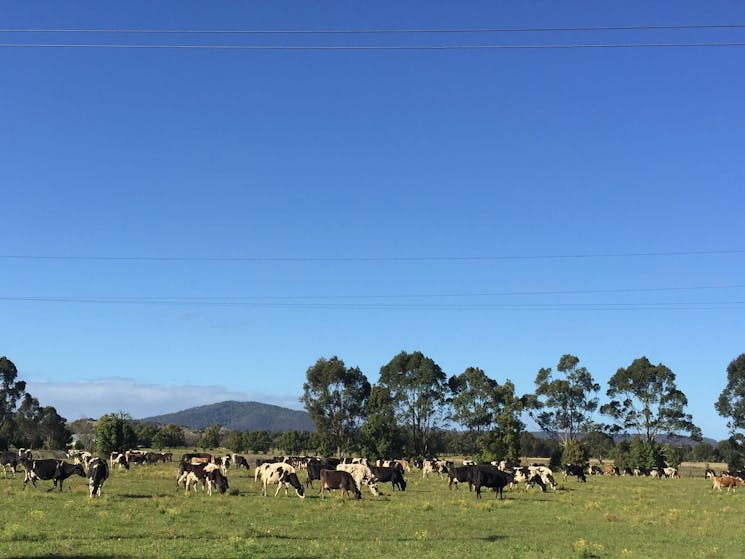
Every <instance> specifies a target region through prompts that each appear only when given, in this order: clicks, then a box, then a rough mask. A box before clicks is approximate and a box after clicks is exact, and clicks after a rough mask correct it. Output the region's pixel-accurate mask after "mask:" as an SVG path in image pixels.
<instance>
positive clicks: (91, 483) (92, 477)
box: [88, 457, 109, 497]
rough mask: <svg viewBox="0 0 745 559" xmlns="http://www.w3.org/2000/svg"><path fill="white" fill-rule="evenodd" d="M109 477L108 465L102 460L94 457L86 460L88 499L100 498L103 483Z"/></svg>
mask: <svg viewBox="0 0 745 559" xmlns="http://www.w3.org/2000/svg"><path fill="white" fill-rule="evenodd" d="M108 477H109V465H108V464H107V463H106V460H104V459H103V458H99V457H95V458H91V459H90V460H88V489H89V490H90V495H89V496H90V497H100V496H101V488H102V487H103V483H104V482H105V481H106V480H107V479H108Z"/></svg>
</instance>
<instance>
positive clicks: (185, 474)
mask: <svg viewBox="0 0 745 559" xmlns="http://www.w3.org/2000/svg"><path fill="white" fill-rule="evenodd" d="M179 472H180V474H179V478H178V480H177V481H176V485H177V487H178V486H180V485H181V484H182V483H183V484H184V488H185V489H186V492H187V493H188V492H189V486H192V487H193V489H194V491H195V492H196V490H197V484H198V483H201V484H202V490H204V488H205V485H206V487H207V493H208V494H209V495H212V488H213V487H217V490H218V491H219V492H220V493H225V492H226V491H227V490H228V489H229V485H228V478H227V477H226V476H224V475H223V473H222V471H221V469H220V466H218V465H217V464H205V463H200V464H183V463H182V468H179Z"/></svg>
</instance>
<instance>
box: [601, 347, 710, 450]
mask: <svg viewBox="0 0 745 559" xmlns="http://www.w3.org/2000/svg"><path fill="white" fill-rule="evenodd" d="M608 386H609V388H608V391H607V392H606V394H607V395H608V397H609V398H611V401H610V402H609V403H607V404H605V405H603V406H602V407H601V409H600V411H601V413H603V414H605V415H607V416H609V417H611V418H612V419H613V420H614V421H615V423H614V424H613V425H611V431H612V432H614V433H629V432H630V431H631V432H634V433H636V434H637V435H639V436H640V437H642V439H643V441H644V442H647V443H651V442H652V441H654V440H655V439H656V438H657V437H658V436H660V435H680V434H682V433H688V434H690V436H691V437H693V438H694V439H700V438H701V430H700V429H699V428H698V427H696V426H695V425H694V424H693V420H692V417H691V415H690V414H687V413H685V408H686V406H687V405H688V399H687V398H686V396H685V394H683V392H681V391H680V390H678V387H677V386H676V384H675V373H673V372H672V371H671V370H670V369H669V368H667V367H666V366H665V365H663V364H661V363H660V364H659V365H652V363H650V362H649V359H647V358H646V357H640V358H638V359H635V360H634V361H633V363H631V365H629V366H628V367H627V368H621V369H618V371H616V373H615V374H614V375H613V376H612V377H611V378H610V380H609V381H608Z"/></svg>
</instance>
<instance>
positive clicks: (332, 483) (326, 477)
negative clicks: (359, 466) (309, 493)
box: [321, 464, 362, 500]
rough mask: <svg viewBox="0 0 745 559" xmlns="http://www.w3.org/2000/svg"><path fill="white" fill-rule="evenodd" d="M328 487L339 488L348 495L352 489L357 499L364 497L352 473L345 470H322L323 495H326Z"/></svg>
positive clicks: (343, 493)
mask: <svg viewBox="0 0 745 559" xmlns="http://www.w3.org/2000/svg"><path fill="white" fill-rule="evenodd" d="M340 465H342V464H340ZM327 489H329V490H331V489H339V490H340V491H341V494H342V495H346V496H349V492H350V491H351V492H352V493H354V498H355V499H358V500H359V499H362V493H361V492H360V488H359V487H358V486H357V483H356V482H355V481H354V478H353V477H352V474H350V473H349V472H345V471H344V470H321V497H324V496H325V492H326V490H327Z"/></svg>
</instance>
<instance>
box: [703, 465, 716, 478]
mask: <svg viewBox="0 0 745 559" xmlns="http://www.w3.org/2000/svg"><path fill="white" fill-rule="evenodd" d="M704 477H705V478H706V479H714V478H715V477H717V474H716V472H715V471H714V470H712V469H711V468H706V472H704Z"/></svg>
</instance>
